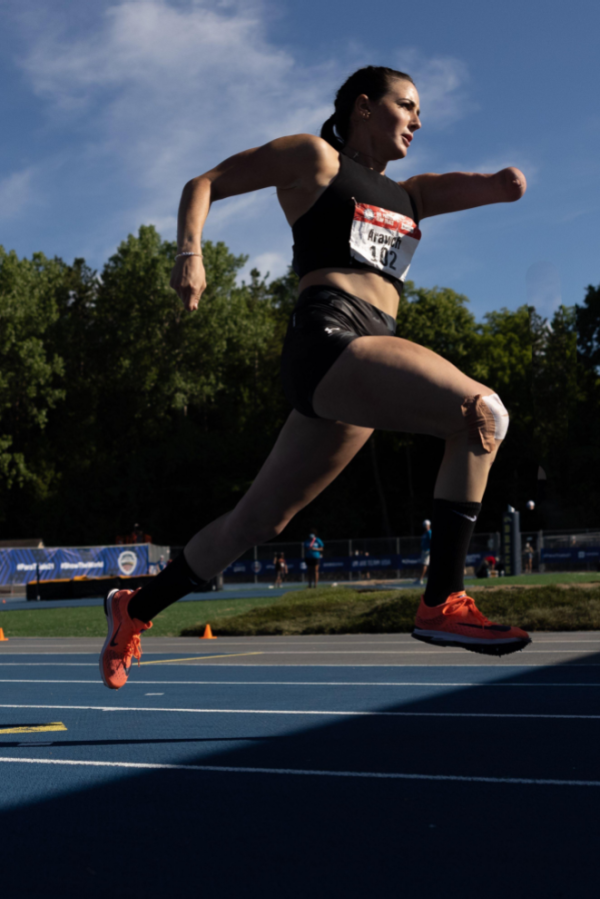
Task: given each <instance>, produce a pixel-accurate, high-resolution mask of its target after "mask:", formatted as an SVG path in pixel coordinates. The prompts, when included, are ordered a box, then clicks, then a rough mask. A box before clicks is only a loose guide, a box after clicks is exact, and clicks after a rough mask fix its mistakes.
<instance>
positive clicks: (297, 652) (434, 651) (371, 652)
mask: <svg viewBox="0 0 600 899" xmlns="http://www.w3.org/2000/svg"><path fill="white" fill-rule="evenodd" d="M449 651H453V652H454V653H458V652H460V651H461V647H460V646H445V647H441V648H439V649H438V648H435V647H430V648H427V649H291V650H290V649H287V648H286V647H285V646H282V647H281V648H278V649H275V648H273V649H270V650H261V653H260V654H261V655H264V656H281V655H285V656H288V655H289V656H307V655H308V656H319V655H323V656H335V655H350V656H353V655H357V656H361V655H367V656H378V655H402V656H405V655H408V656H414V655H427V656H433V655H440V654H441V655H448V653H449ZM525 652H526V654H527V655H528V656H530V655H532V654H534V653H537V654H541V655H574V654H575V653H577V649H531V648H529V647H528V648H527V649H526V650H525ZM582 652H586V653H589V652H590V650H582ZM71 654H72V653H59V652H55V653H37V652H31V653H23V655H36V656H38V655H71ZM7 655H8V653H7ZM11 655H18V653H11ZM80 655H91V653H80ZM161 655H162V653H161ZM212 658H214V659H219V658H227V656H220V655H219V654H218V653H216V652H215V653H208V655H200V654H198V658H197V659H194V661H193V662H183V661H179V660H173V661H172V662H169V663H170V664H173V665H181V664H195V663H196V662H197V661H198V662H201V661H206V660H207V659H212ZM159 661H161V662H162V663H163V664H168V662H167V661H166V660H164V661H163V660H159ZM52 664H64V665H77V664H87V665H89V664H91V663H90V662H88V663H83V662H80V663H77V662H0V665H52Z"/></svg>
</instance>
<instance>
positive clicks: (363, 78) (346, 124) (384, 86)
mask: <svg viewBox="0 0 600 899" xmlns="http://www.w3.org/2000/svg"><path fill="white" fill-rule="evenodd" d="M396 79H401V80H402V81H410V83H411V84H414V81H413V80H412V78H411V77H410V75H407V74H406V72H397V71H396V69H388V68H387V66H365V68H364V69H358V71H356V72H354V74H353V75H350V77H349V78H348V80H347V81H345V82H344V84H342V86H341V88H340V89H339V91H338V92H337V94H336V95H335V104H334V105H335V112H334V113H333V115H332V116H330V117H329V118H328V119H327V121H326V122H324V123H323V127H322V128H321V137H322V138H323V139H324V140H326V141H327V143H328V144H331V146H332V147H335V149H336V150H340V149H341V148H342V147H343V146H344V143H345V142H346V141H347V140H348V134H349V132H350V116H351V115H352V110H353V109H354V102H355V100H356V98H357V97H360V95H361V94H366V95H367V97H369V99H371V100H373V101H374V102H375V103H376V102H377V101H378V100H381V98H382V97H383V96H385V94H387V92H388V90H389V89H390V82H391V81H395V80H396ZM336 131H337V134H336ZM338 135H339V137H338ZM340 138H341V140H340Z"/></svg>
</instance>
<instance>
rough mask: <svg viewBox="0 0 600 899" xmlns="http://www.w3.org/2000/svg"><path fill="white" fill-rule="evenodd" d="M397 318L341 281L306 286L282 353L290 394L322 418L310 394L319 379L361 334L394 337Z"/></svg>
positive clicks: (295, 402)
mask: <svg viewBox="0 0 600 899" xmlns="http://www.w3.org/2000/svg"><path fill="white" fill-rule="evenodd" d="M395 333H396V321H395V319H393V318H392V316H391V315H387V313H385V312H382V311H381V309H378V308H377V306H373V304H372V303H367V302H366V300H361V299H360V298H359V297H355V296H353V295H352V294H351V293H346V291H345V290H340V289H339V288H337V287H307V289H306V290H303V291H302V293H301V294H300V296H299V297H298V302H297V304H296V308H295V309H294V311H293V313H292V317H291V319H290V323H289V325H288V330H287V334H286V335H285V341H284V344H283V354H282V356H281V377H282V380H283V390H284V393H285V395H286V398H287V400H288V401H289V402H290V403H291V404H292V406H293V407H294V409H297V410H298V412H301V413H302V415H307V416H308V417H309V418H318V417H319V416H318V415H317V414H316V412H315V410H314V409H313V405H312V399H313V394H314V392H315V390H316V389H317V386H318V384H319V382H320V381H321V380H322V378H323V377H324V376H325V374H326V373H327V372H328V371H329V369H330V368H331V366H332V365H333V363H334V362H335V361H336V359H337V358H338V356H340V355H341V354H342V353H343V352H344V350H345V349H346V347H347V346H348V345H349V344H351V343H352V341H353V340H356V338H357V337H368V336H380V337H393V336H394V335H395Z"/></svg>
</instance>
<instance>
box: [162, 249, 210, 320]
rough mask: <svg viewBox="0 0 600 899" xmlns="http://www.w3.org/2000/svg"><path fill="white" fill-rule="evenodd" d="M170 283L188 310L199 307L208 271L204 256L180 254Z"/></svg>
mask: <svg viewBox="0 0 600 899" xmlns="http://www.w3.org/2000/svg"><path fill="white" fill-rule="evenodd" d="M170 284H171V287H172V288H173V290H174V291H175V292H176V294H177V295H178V296H179V297H180V299H181V300H182V302H183V305H184V306H185V308H186V309H187V310H188V312H193V311H194V309H197V308H198V303H199V302H200V297H201V296H202V294H203V293H204V291H205V290H206V272H205V271H204V263H203V261H202V257H201V256H180V257H179V259H176V260H175V265H174V267H173V271H172V272H171V282H170Z"/></svg>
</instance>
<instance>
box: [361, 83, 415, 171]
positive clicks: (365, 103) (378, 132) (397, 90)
mask: <svg viewBox="0 0 600 899" xmlns="http://www.w3.org/2000/svg"><path fill="white" fill-rule="evenodd" d="M355 110H356V112H355V122H356V125H358V126H359V127H361V130H362V126H363V125H364V126H365V128H366V130H367V132H368V136H369V138H370V141H371V142H372V144H373V147H374V149H376V150H377V151H378V155H379V157H380V158H381V157H384V158H386V159H389V160H392V159H403V158H404V157H405V156H406V154H407V153H408V148H409V146H410V143H411V141H412V139H413V135H414V132H415V131H417V130H418V129H419V128H420V127H421V121H420V119H419V112H420V109H419V93H418V91H417V89H416V87H415V86H414V84H413V83H412V82H411V81H403V80H400V79H395V80H394V81H392V82H390V86H389V90H388V92H387V94H385V95H384V96H383V97H382V98H381V100H378V101H377V102H376V103H374V102H373V101H371V100H369V98H368V97H367V96H366V95H364V94H363V95H362V96H361V97H359V98H358V100H357V102H356V106H355ZM349 142H350V141H349Z"/></svg>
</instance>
